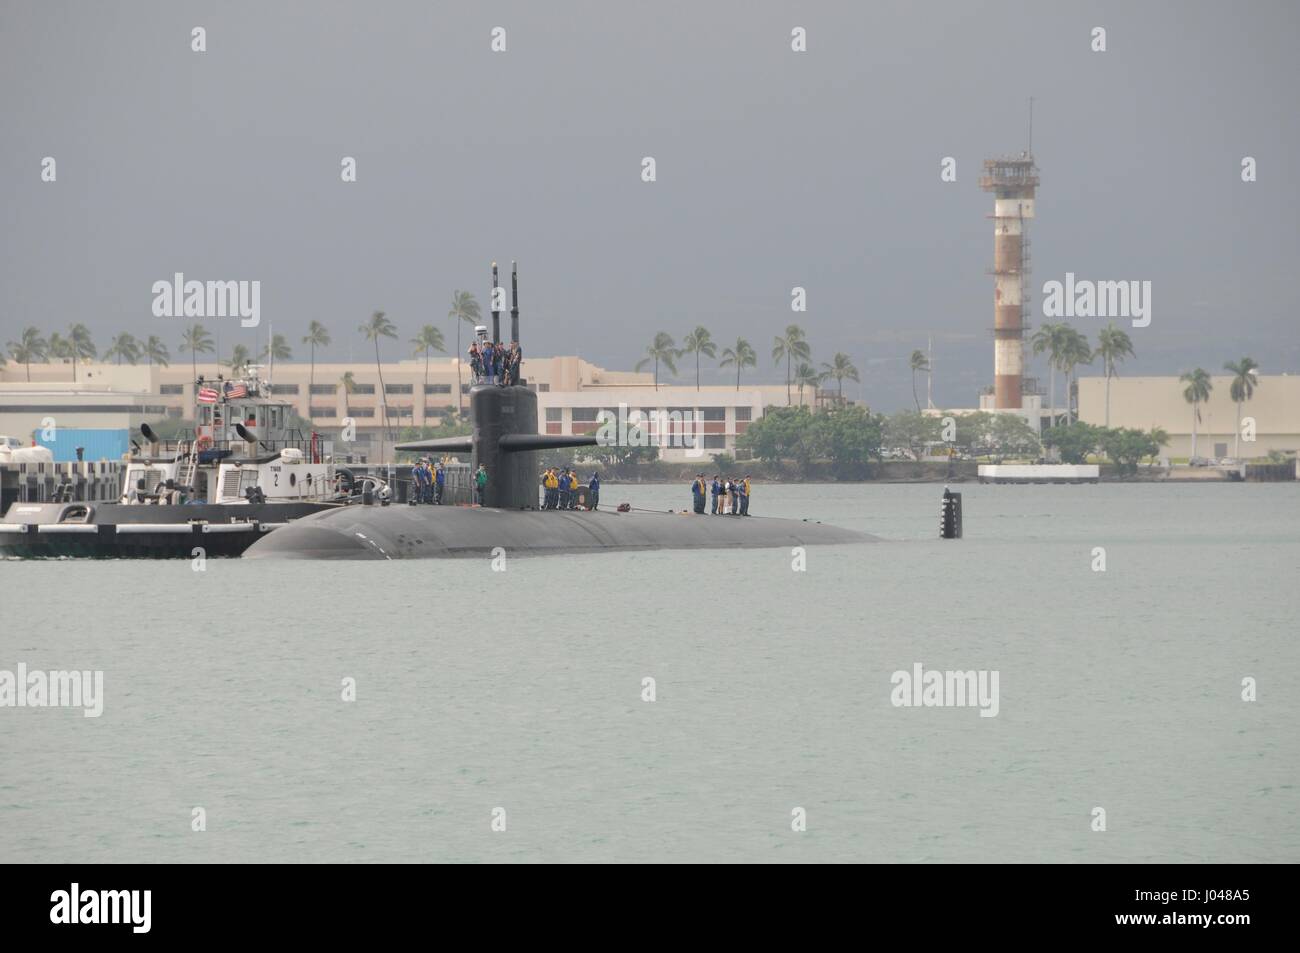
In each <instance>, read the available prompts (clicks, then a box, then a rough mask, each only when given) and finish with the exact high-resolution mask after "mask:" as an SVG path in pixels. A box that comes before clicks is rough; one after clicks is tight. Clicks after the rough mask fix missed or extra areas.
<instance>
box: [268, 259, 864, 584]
mask: <svg viewBox="0 0 1300 953" xmlns="http://www.w3.org/2000/svg"><path fill="white" fill-rule="evenodd" d="M492 287H493V295H492V302H493V306H494V310H493V311H492V341H494V342H495V341H501V340H502V339H501V333H500V331H501V328H500V323H501V312H500V311H499V310H496V306H497V305H499V303H500V301H499V295H498V292H497V287H498V274H497V266H496V263H495V262H494V263H493V265H492ZM510 291H511V303H510V340H511V342H513V343H515V344H518V343H519V276H518V267H517V264H516V263H513V262H512V263H511V274H510ZM469 412H470V419H471V423H472V425H473V433H472V434H470V435H469V436H464V437H440V438H436V439H431V440H417V441H411V442H408V443H401V444H398V445H397V446H396V447H395V449H396V450H401V451H410V452H415V453H443V454H452V453H455V454H470V455H471V463H470V468H469V471H470V472H471V473H472V472H474V471H475V470H476V469H477V468H478V467H479V466H480V465H482V466H484V467H485V468H486V469H487V473H488V483H487V486H486V487H485V490H484V494H483V502H482V504H481V505H477V506H468V505H443V506H401V505H391V506H384V505H375V504H374V502H373V501H370V502H363V503H359V504H352V505H348V506H342V507H337V508H335V509H333V510H331V511H328V512H322V513H315V514H312V515H310V516H306V517H303V518H301V519H297V520H294V521H293V522H291V523H290V524H289V525H287V526H284V527H282V528H280V529H278V530H277V531H276V532H274V533H271V534H269V535H267V536H266V537H264V538H262V539H260V540H258V541H257V542H255V543H254V544H253V545H252V546H251V547H249V548H248V549H247V550H246V551H245V552H244V554H243V558H244V559H437V558H456V557H489V556H492V555H494V554H495V553H494V551H496V550H498V549H504V550H505V551H506V552H508V553H509V554H510V555H512V556H515V555H556V554H574V553H592V552H608V551H627V550H660V549H735V548H759V547H768V548H772V547H793V546H809V545H837V544H840V545H842V544H856V543H865V542H872V541H875V540H876V539H877V537H874V536H870V535H868V534H866V533H861V532H858V531H857V530H852V529H847V528H845V527H839V526H833V525H829V524H825V523H820V522H817V521H813V520H796V519H779V518H775V517H763V516H751V517H735V518H712V517H708V516H700V515H698V514H695V513H676V512H653V511H645V510H636V511H627V512H619V511H617V510H600V509H597V510H542V509H539V507H538V488H539V487H538V479H539V475H540V473H541V464H540V456H541V454H542V453H543V452H545V451H554V450H559V449H565V448H570V447H591V446H596V445H597V439H598V438H597V437H596V436H594V435H559V434H542V433H539V432H538V427H537V394H536V393H535V392H534V391H533V390H532V389H530V388H529V387H528V386H527V382H526V381H524V380H521V379H519V378H518V375H517V374H515V375H513V376H512V378H511V379H510V380H509V381H508V382H507V383H504V384H501V383H484V382H481V381H476V382H475V383H473V384H472V385H471V387H470V393H469Z"/></svg>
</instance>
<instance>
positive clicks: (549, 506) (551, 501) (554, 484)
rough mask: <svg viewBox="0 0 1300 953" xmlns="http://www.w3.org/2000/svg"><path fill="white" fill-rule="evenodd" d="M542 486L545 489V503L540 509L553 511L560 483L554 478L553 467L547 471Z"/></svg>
mask: <svg viewBox="0 0 1300 953" xmlns="http://www.w3.org/2000/svg"><path fill="white" fill-rule="evenodd" d="M542 485H543V486H545V487H546V496H545V498H544V499H545V502H544V503H543V504H542V509H544V510H553V509H555V507H556V503H557V497H558V496H559V491H560V481H559V479H558V478H557V477H556V476H555V468H554V467H551V468H549V469H547V471H546V474H545V476H544V477H543V481H542Z"/></svg>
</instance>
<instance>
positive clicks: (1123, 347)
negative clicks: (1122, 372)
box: [1094, 321, 1133, 427]
mask: <svg viewBox="0 0 1300 953" xmlns="http://www.w3.org/2000/svg"><path fill="white" fill-rule="evenodd" d="M1094 356H1095V357H1099V358H1101V363H1102V367H1103V368H1104V369H1105V371H1106V426H1107V427H1109V426H1110V379H1111V378H1112V377H1118V376H1119V373H1118V372H1117V371H1116V370H1115V365H1116V364H1118V363H1119V362H1120V361H1122V360H1124V358H1126V357H1132V356H1133V342H1132V340H1130V339H1129V336H1128V335H1127V334H1125V333H1124V332H1123V331H1121V330H1120V329H1119V328H1117V327H1115V322H1113V321H1112V322H1111V323H1110V324H1108V325H1106V327H1104V328H1102V329H1101V333H1099V334H1098V335H1097V352H1096V354H1095V355H1094Z"/></svg>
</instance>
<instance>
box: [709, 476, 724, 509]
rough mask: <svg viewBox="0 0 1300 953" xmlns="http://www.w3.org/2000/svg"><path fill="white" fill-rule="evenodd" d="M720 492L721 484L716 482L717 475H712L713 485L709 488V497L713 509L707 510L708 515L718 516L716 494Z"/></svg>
mask: <svg viewBox="0 0 1300 953" xmlns="http://www.w3.org/2000/svg"><path fill="white" fill-rule="evenodd" d="M721 492H722V484H721V483H719V482H718V475H717V474H716V473H715V474H713V485H712V486H711V487H710V488H709V495H710V496H711V497H712V498H713V507H712V508H711V509H710V510H709V513H710V515H712V516H717V515H718V494H719V493H721Z"/></svg>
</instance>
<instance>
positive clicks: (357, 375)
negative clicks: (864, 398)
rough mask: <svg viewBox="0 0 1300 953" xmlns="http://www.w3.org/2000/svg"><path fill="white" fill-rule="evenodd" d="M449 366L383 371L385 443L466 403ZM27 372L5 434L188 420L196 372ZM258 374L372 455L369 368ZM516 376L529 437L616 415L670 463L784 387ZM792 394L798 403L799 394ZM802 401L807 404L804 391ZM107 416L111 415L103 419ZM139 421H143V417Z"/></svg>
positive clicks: (463, 387) (409, 363)
mask: <svg viewBox="0 0 1300 953" xmlns="http://www.w3.org/2000/svg"><path fill="white" fill-rule="evenodd" d="M457 364H458V362H457V361H455V360H453V359H451V358H442V359H439V360H431V361H430V362H429V364H428V367H427V369H426V366H425V363H424V361H423V360H406V361H397V362H393V363H388V364H383V365H382V367H381V369H382V374H383V393H384V394H385V395H386V398H387V400H386V403H387V415H388V428H389V431H390V432H391V433H393V434H396V433H397V432H399V431H400V430H401V429H402V428H406V427H437V426H439V425H441V423H442V422H443V421H444V420H446V419H447V417H448V415H449V414H452V413H453V412H454V411H455V410H456V409H457V407H458V404H459V401H460V400H464V401H465V403H466V404H468V396H467V395H468V391H469V385H470V374H469V368H468V366H462V367H460V368H458V367H457ZM197 370H198V374H199V376H200V377H202V378H203V379H204V380H205V382H212V381H216V380H217V379H218V375H226V376H228V374H229V372H228V369H226V368H224V367H220V366H218V365H216V364H214V363H200V364H199V365H198V368H197ZM458 370H459V374H460V378H459V381H458V380H457V373H458ZM30 373H31V379H32V382H31V384H28V383H27V381H26V378H27V369H26V368H24V367H22V366H21V365H15V364H13V363H12V362H11V363H9V364H8V365H7V366H5V367H3V368H0V406H2V407H3V412H4V414H5V418H4V419H5V421H6V425H7V426H8V428H9V429H8V430H7V431H5V432H10V433H13V434H14V435H16V436H20V437H21V436H24V435H26V434H29V433H30V432H31V430H32V429H33V428H35V427H37V426H38V425H39V424H40V409H44V408H48V407H49V406H51V401H52V396H51V395H53V394H55V393H61V394H64V395H65V397H64V398H63V399H64V400H66V401H70V402H72V403H73V404H75V405H76V406H83V405H84V406H86V407H89V406H90V405H91V404H95V403H99V404H101V405H103V406H104V407H105V408H106V413H105V415H104V416H103V417H102V419H100V418H99V417H97V416H95V415H93V414H92V415H91V416H88V417H85V418H84V419H83V418H78V420H77V424H76V425H77V426H85V427H96V426H102V427H121V426H124V425H125V424H124V423H123V420H125V419H127V418H126V417H123V416H122V415H121V413H120V408H119V405H122V406H125V404H127V403H130V404H132V405H133V410H134V411H135V412H134V413H132V414H130V416H129V419H130V423H131V426H133V427H138V426H139V422H140V420H141V419H156V418H157V417H160V416H164V415H165V416H169V417H175V418H184V419H192V417H193V408H194V402H195V392H196V390H197V387H196V382H195V380H194V371H193V370H192V367H191V365H190V364H188V363H186V362H184V361H179V362H177V363H175V364H172V365H171V366H170V367H149V366H146V365H136V366H130V365H121V366H119V365H115V364H83V365H79V366H78V368H77V381H76V382H75V383H74V382H73V380H72V376H73V370H72V366H71V365H70V364H67V363H51V364H33V365H32V366H31V369H30ZM258 374H259V376H260V377H261V378H262V380H263V381H266V382H269V384H270V388H271V391H272V393H273V394H274V395H275V396H276V397H278V398H280V399H281V400H284V401H287V402H288V403H290V404H292V405H293V408H294V410H295V412H296V413H297V414H298V415H299V416H300V417H303V418H305V419H307V420H310V421H311V422H312V424H313V425H314V426H315V428H316V429H317V430H318V431H319V432H320V433H321V434H322V436H323V437H324V438H325V439H327V440H336V441H337V440H338V439H339V438H340V437H341V434H342V431H343V428H344V424H345V421H347V420H348V419H351V420H352V421H353V423H354V424H355V431H356V437H355V441H354V444H355V446H354V447H353V449H354V450H355V451H356V452H358V453H362V454H373V453H375V452H376V451H377V450H378V449H379V439H380V435H381V432H382V430H383V413H384V411H383V409H382V407H381V401H380V375H379V373H378V372H377V371H376V368H375V365H374V364H372V363H364V362H355V363H350V364H341V363H317V364H316V365H315V368H314V369H313V367H312V366H311V365H310V364H309V363H305V362H301V361H292V362H284V363H280V364H277V365H276V366H275V368H274V370H273V371H272V370H271V369H270V368H269V367H265V366H263V367H261V368H260V369H259V370H258ZM522 375H523V377H524V378H525V380H526V381H527V382H528V385H529V386H530V387H532V388H533V389H534V390H536V391H537V396H538V427H539V429H540V430H541V431H542V432H543V433H552V434H572V433H592V432H594V431H595V429H596V427H597V421H598V420H599V419H600V417H599V414H600V411H602V410H608V411H611V412H612V413H613V414H615V415H616V416H617V415H618V414H619V413H620V411H622V413H623V414H624V415H625V416H626V415H630V414H631V413H632V412H633V411H641V412H642V413H643V414H644V419H645V420H646V421H647V422H648V426H647V427H646V429H647V430H648V433H649V436H650V438H651V439H652V440H653V441H654V442H655V443H656V444H657V445H659V446H660V455H661V457H662V458H663V459H668V460H678V459H692V458H697V457H700V456H701V455H703V456H705V457H707V456H708V454H713V453H735V450H736V437H737V436H739V435H740V434H742V433H744V432H745V429H746V428H747V427H748V426H749V424H750V423H751V422H752V421H754V420H757V419H758V418H759V417H761V416H762V414H763V408H764V407H766V406H768V405H778V406H784V405H785V403H786V388H785V386H784V385H761V386H760V385H752V386H751V385H745V384H743V382H742V385H741V387H740V388H736V387H727V386H717V385H714V386H703V387H701V388H700V389H699V390H696V388H695V387H694V386H689V385H681V384H672V385H668V384H661V385H660V386H659V387H658V388H655V386H654V380H653V377H652V375H651V374H649V373H647V372H636V371H610V370H606V369H605V368H602V367H597V366H596V365H594V364H591V363H589V362H587V361H584V360H582V359H581V358H579V357H573V356H564V357H542V358H526V359H525V360H524V363H523V368H522ZM458 386H459V390H460V391H461V394H460V396H459V398H458V395H457V389H458ZM77 394H80V395H83V396H85V395H90V396H86V399H84V400H82V399H79V398H75V397H73V396H66V395H77ZM114 395H116V396H114ZM37 396H39V400H37V399H36V397H37ZM792 396H793V400H794V402H795V403H797V402H798V397H797V391H796V392H795V394H794V395H792ZM804 396H805V399H806V400H808V401H811V400H812V399H813V395H812V394H811V393H809V392H805V395H804ZM821 396H823V397H824V396H826V395H825V394H823V395H821ZM109 407H112V408H114V409H115V411H117V412H115V413H112V414H110V413H107V408H109ZM146 408H147V410H146ZM652 412H653V416H652ZM142 413H144V414H146V415H147V414H152V416H145V417H143V418H142V416H141V414H142ZM110 417H112V419H111V420H110V419H109V418H110ZM660 421H662V425H661V424H660ZM683 437H685V438H686V439H683ZM700 451H703V454H701V453H700Z"/></svg>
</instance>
